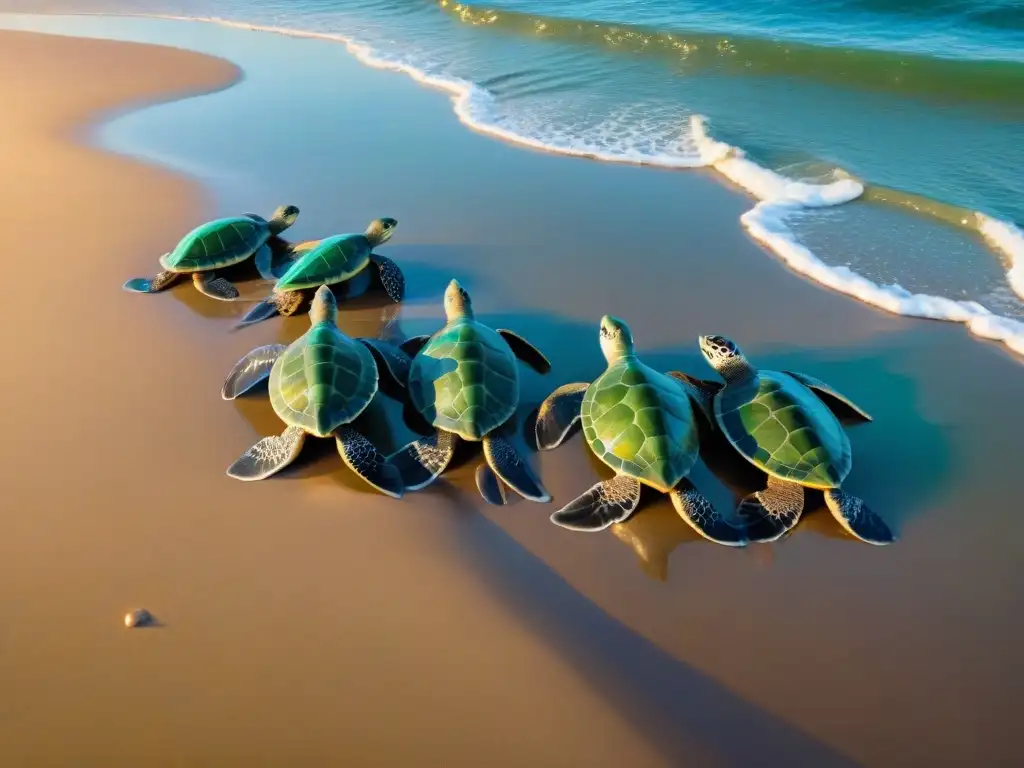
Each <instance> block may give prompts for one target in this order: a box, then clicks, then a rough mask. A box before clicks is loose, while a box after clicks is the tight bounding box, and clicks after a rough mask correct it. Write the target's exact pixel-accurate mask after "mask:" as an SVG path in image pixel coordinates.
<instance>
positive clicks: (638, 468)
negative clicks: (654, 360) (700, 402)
mask: <svg viewBox="0 0 1024 768" xmlns="http://www.w3.org/2000/svg"><path fill="white" fill-rule="evenodd" d="M580 416H581V417H582V423H583V435H584V437H585V438H586V440H587V443H588V444H589V445H590V448H591V450H593V452H594V454H595V455H596V456H597V457H598V458H599V459H600V460H601V461H603V462H604V463H605V464H607V465H608V466H609V467H611V468H612V469H614V470H615V471H616V472H618V473H620V474H623V475H628V476H629V477H634V478H636V479H637V480H639V481H640V482H641V483H644V484H645V485H649V486H651V487H652V488H656V489H657V490H659V491H662V492H663V493H664V492H668V491H670V490H671V489H672V488H674V487H675V486H676V484H677V483H678V482H679V481H680V480H682V479H683V478H684V477H686V475H687V474H688V473H689V471H690V469H691V467H693V465H694V462H696V461H697V455H698V453H699V450H700V434H699V432H698V429H697V424H696V414H695V413H694V410H693V404H692V403H691V401H690V397H689V395H687V393H686V390H685V389H684V388H683V386H682V385H681V384H680V383H679V382H678V381H676V380H675V379H673V378H671V377H669V376H666V375H665V374H663V373H659V372H658V371H656V370H654V369H653V368H650V367H648V366H646V365H644V364H643V363H642V362H640V361H639V360H638V359H637V358H636V357H624V358H621V359H619V360H618V361H616V362H615V363H613V364H612V365H610V366H608V370H606V371H605V372H604V373H603V374H601V376H600V377H599V378H598V379H597V381H595V382H594V383H593V384H591V385H590V386H589V387H588V388H587V394H586V395H585V396H584V397H583V404H582V405H581V406H580Z"/></svg>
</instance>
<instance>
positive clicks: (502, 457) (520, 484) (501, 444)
mask: <svg viewBox="0 0 1024 768" xmlns="http://www.w3.org/2000/svg"><path fill="white" fill-rule="evenodd" d="M483 443H484V457H485V458H486V459H487V463H488V464H489V465H490V467H491V469H492V470H494V474H496V475H497V476H498V478H500V479H501V480H502V481H504V483H505V484H506V485H508V486H509V487H510V488H511V489H512V490H513V491H515V492H516V493H518V494H519V495H520V496H522V497H523V498H524V499H529V500H530V501H536V502H538V503H541V504H546V503H547V502H549V501H551V496H550V495H549V494H548V492H547V491H545V490H544V487H543V486H542V485H541V483H540V480H538V479H537V477H536V476H535V475H534V474H533V471H532V470H531V469H530V465H529V464H527V463H526V462H525V461H523V459H522V457H520V455H519V453H518V452H517V451H516V449H515V446H513V445H512V443H511V442H510V441H509V440H508V438H506V437H504V436H502V435H496V434H494V433H492V434H490V435H487V436H486V437H485V438H484V439H483ZM478 489H479V485H478ZM480 490H481V494H482V489H480ZM484 498H485V499H486V498H487V497H486V496H485V497H484Z"/></svg>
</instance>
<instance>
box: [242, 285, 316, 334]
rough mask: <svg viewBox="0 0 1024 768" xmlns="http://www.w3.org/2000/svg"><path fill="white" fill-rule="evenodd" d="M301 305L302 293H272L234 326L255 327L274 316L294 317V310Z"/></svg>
mask: <svg viewBox="0 0 1024 768" xmlns="http://www.w3.org/2000/svg"><path fill="white" fill-rule="evenodd" d="M301 304H302V291H283V292H281V293H273V294H271V295H270V296H268V297H267V298H265V299H264V300H263V301H261V302H260V303H259V304H257V305H256V306H255V307H253V308H252V309H250V310H249V311H248V312H246V313H245V317H243V318H242V319H241V320H240V321H239V322H238V324H237V325H236V326H235V328H236V329H238V328H245V327H246V326H247V325H256V323H262V322H263V321H264V320H269V319H270V318H272V317H273V316H274V315H284V316H285V317H287V316H289V315H294V314H295V312H296V310H298V308H299V306H300V305H301Z"/></svg>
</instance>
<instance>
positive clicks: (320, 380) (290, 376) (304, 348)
mask: <svg viewBox="0 0 1024 768" xmlns="http://www.w3.org/2000/svg"><path fill="white" fill-rule="evenodd" d="M337 318H338V307H337V303H336V302H335V298H334V294H333V293H331V290H330V288H328V287H327V286H321V287H320V288H319V289H318V290H317V292H316V295H315V297H314V298H313V304H312V307H311V308H310V310H309V322H310V326H311V327H310V329H309V330H308V331H306V333H304V334H303V335H302V336H300V337H299V338H298V339H296V340H295V341H293V342H292V343H291V344H289V345H288V346H285V345H283V344H270V345H267V346H264V347H259V348H257V349H254V350H253V351H252V352H250V353H249V354H247V355H246V356H245V357H243V358H242V359H241V360H239V361H238V362H237V363H236V364H235V367H234V368H233V369H232V370H231V373H230V374H228V377H227V379H226V380H225V381H224V386H223V388H222V390H221V395H222V397H223V398H224V399H225V400H234V399H235V398H236V397H238V396H239V395H240V394H242V393H243V392H246V391H247V390H249V389H251V388H252V387H253V386H254V385H255V384H256V383H258V382H260V381H262V380H263V379H265V378H267V377H268V376H269V377H270V381H269V384H268V389H269V392H270V403H271V405H272V406H273V408H274V412H275V413H276V414H277V415H278V416H279V417H280V419H281V420H282V421H283V422H284V423H285V424H287V425H288V427H287V429H285V430H284V432H282V433H281V434H280V435H274V436H271V437H264V438H263V439H262V440H260V441H259V442H258V443H256V444H255V445H254V446H252V447H251V448H250V449H249V450H247V451H246V452H245V453H244V454H242V456H241V457H239V458H238V460H237V461H235V463H234V464H232V465H231V467H230V468H229V469H228V471H227V473H228V475H229V476H231V477H234V478H236V479H238V480H262V479H264V478H266V477H270V476H271V475H273V474H275V473H276V472H280V471H281V470H282V469H284V468H285V467H286V466H288V465H289V464H291V463H292V462H293V461H294V460H295V459H296V458H297V457H298V455H299V452H300V451H301V450H302V445H303V443H304V441H305V439H306V436H307V435H313V436H314V437H334V438H335V440H336V441H337V446H338V452H339V453H340V454H341V458H342V460H343V461H344V462H345V464H346V465H347V466H348V467H349V468H350V469H351V470H352V471H354V472H355V473H356V474H358V475H359V476H360V477H361V478H363V480H365V481H366V482H367V483H369V484H370V485H372V486H373V487H374V488H376V489H377V490H379V491H381V492H383V493H385V494H387V495H388V496H393V497H395V498H400V497H401V496H402V493H403V492H404V486H403V484H402V479H401V477H400V476H399V473H398V471H397V470H396V469H395V468H394V467H393V466H391V465H390V464H388V462H387V460H386V459H385V457H384V456H383V455H382V454H381V453H380V452H379V451H378V450H377V449H376V448H375V447H374V445H373V444H372V443H371V442H370V441H369V440H368V439H367V438H366V437H365V436H364V435H362V434H360V433H359V432H358V431H357V430H356V429H355V428H354V427H353V426H352V424H351V422H352V421H353V420H354V419H355V418H356V417H357V416H359V414H361V413H362V412H363V411H364V410H365V409H366V407H367V406H368V405H369V404H370V401H371V400H372V399H373V397H374V395H375V394H376V393H377V388H378V364H380V365H382V366H383V370H384V371H385V372H387V373H388V375H389V376H390V377H391V378H392V379H394V381H395V382H396V383H397V384H398V385H399V386H402V387H404V386H405V381H406V378H407V377H408V373H409V357H408V355H406V354H405V353H404V352H402V350H400V349H399V348H397V347H394V346H392V345H390V344H388V343H386V342H383V341H381V340H379V339H352V338H349V337H348V336H346V335H345V334H344V333H342V332H341V331H340V330H339V329H338V326H337Z"/></svg>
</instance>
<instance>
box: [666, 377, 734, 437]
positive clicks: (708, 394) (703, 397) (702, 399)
mask: <svg viewBox="0 0 1024 768" xmlns="http://www.w3.org/2000/svg"><path fill="white" fill-rule="evenodd" d="M668 375H669V376H671V377H672V378H673V379H675V380H676V381H678V382H680V383H681V384H683V386H684V388H685V389H686V393H687V394H688V395H689V396H690V397H691V399H692V400H693V401H694V402H695V403H697V405H698V406H700V412H701V415H702V416H703V417H704V419H705V423H706V425H707V426H709V427H711V428H714V426H715V408H714V402H715V395H717V394H718V393H719V392H720V391H721V389H722V387H723V386H724V385H723V384H720V383H719V382H717V381H708V380H707V379H698V378H697V377H696V376H690V375H689V374H686V373H683V372H682V371H669V372H668Z"/></svg>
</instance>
